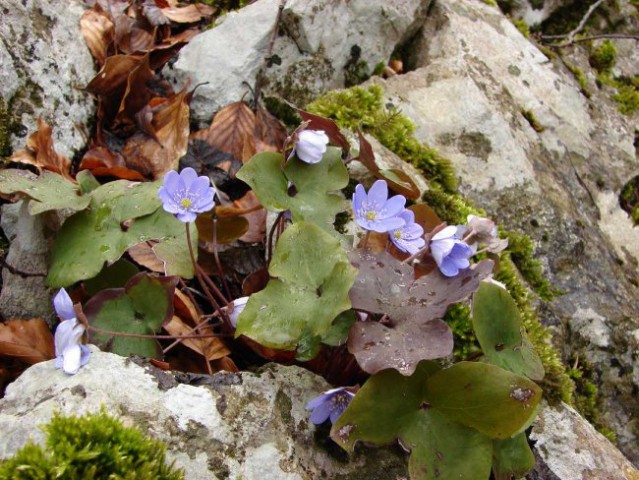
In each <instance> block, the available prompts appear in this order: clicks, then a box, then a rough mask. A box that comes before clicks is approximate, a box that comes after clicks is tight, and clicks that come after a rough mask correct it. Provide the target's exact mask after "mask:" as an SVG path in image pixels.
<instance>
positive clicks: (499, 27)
mask: <svg viewBox="0 0 639 480" xmlns="http://www.w3.org/2000/svg"><path fill="white" fill-rule="evenodd" d="M415 51H416V53H415V55H416V57H417V67H418V68H417V69H416V70H415V71H412V72H409V73H407V74H405V75H400V76H396V77H392V78H390V79H388V80H386V81H384V80H377V79H376V80H375V81H376V82H378V83H380V84H381V85H382V86H383V88H384V89H385V92H386V93H385V95H386V98H385V101H387V102H391V103H392V104H394V105H395V106H397V107H399V108H400V109H401V110H402V112H403V113H404V114H405V115H407V116H408V117H409V118H410V119H411V120H413V121H414V122H415V124H416V126H417V130H416V135H417V136H418V138H419V139H420V140H422V141H424V142H425V143H427V144H429V145H430V146H432V147H435V148H437V149H438V150H439V151H440V152H441V153H442V155H443V156H445V157H448V158H449V159H450V160H451V161H452V162H453V165H454V167H455V169H456V172H457V173H458V174H459V176H460V179H461V182H460V183H461V185H460V189H461V191H462V192H463V193H464V194H466V195H467V196H468V197H469V198H470V199H472V200H473V201H474V202H475V203H476V205H477V206H479V207H481V208H484V209H486V211H487V214H488V215H489V216H490V217H492V218H494V219H496V220H497V221H499V222H500V223H502V224H503V225H504V226H505V227H506V229H509V230H513V231H518V232H522V231H523V232H525V233H527V234H529V235H530V237H531V238H532V239H533V240H534V242H535V246H536V249H535V255H536V256H537V257H538V258H539V259H540V260H541V261H542V263H543V265H544V267H545V271H546V272H547V274H548V275H549V278H550V280H551V281H552V282H553V284H554V285H556V286H557V287H559V288H560V289H562V290H564V291H565V292H566V294H565V295H562V296H559V297H557V298H556V299H555V300H554V301H553V302H552V303H549V304H545V305H543V306H542V307H541V308H542V310H540V312H541V314H542V318H543V320H544V322H545V323H547V324H549V325H553V326H554V331H556V332H558V336H557V338H555V339H554V340H555V343H556V345H557V346H558V347H559V348H560V350H561V351H562V354H563V355H564V358H566V359H568V361H574V359H575V358H579V359H580V360H585V361H587V362H588V363H589V364H590V365H591V367H592V369H593V375H594V380H595V381H596V382H597V383H598V384H600V392H601V394H602V396H603V400H604V402H603V406H602V415H603V418H604V420H605V421H606V422H607V423H608V425H609V426H610V427H612V428H613V429H614V430H615V431H616V433H617V435H618V441H619V445H620V448H621V450H622V451H623V452H624V453H625V454H626V455H628V456H629V457H630V458H631V459H632V460H634V461H635V462H639V444H638V442H637V434H638V432H639V423H638V422H639V420H638V419H639V404H637V401H636V391H637V389H638V388H639V383H637V378H638V377H639V375H637V374H636V373H634V372H638V371H639V360H638V359H637V358H638V356H637V353H639V344H638V343H637V341H636V339H635V338H634V337H633V335H632V334H631V332H633V331H636V330H637V327H638V326H639V323H638V321H639V304H638V302H637V298H639V288H638V287H637V285H639V269H638V268H637V266H638V265H639V234H638V233H637V229H636V228H634V229H633V227H632V225H631V222H630V220H629V219H628V218H627V214H626V213H625V212H623V211H622V210H621V209H620V207H619V203H618V201H617V198H618V195H619V192H620V189H621V188H622V186H623V185H624V184H625V182H626V181H628V180H629V179H630V178H632V177H633V176H634V175H636V174H637V171H638V170H639V162H638V161H637V157H636V151H635V146H634V145H633V141H634V139H635V127H636V125H637V116H636V115H635V116H634V117H628V116H623V115H621V114H620V113H619V112H618V110H617V106H616V104H615V103H614V102H613V101H611V99H610V96H609V93H608V92H604V91H598V90H597V88H596V85H594V83H593V88H594V90H593V96H592V98H591V99H588V98H586V97H585V96H583V95H582V94H581V93H580V89H579V85H578V83H577V81H576V80H575V78H574V76H573V75H572V74H571V73H570V72H569V71H567V70H566V69H565V68H563V66H562V65H561V63H558V64H554V63H553V62H551V61H550V60H549V59H548V58H546V57H545V56H544V55H543V54H542V53H541V52H540V51H539V50H538V49H537V48H536V47H535V46H534V45H533V44H531V43H530V42H529V41H528V40H527V39H525V38H524V37H523V36H522V35H521V34H520V33H519V31H518V30H517V29H516V28H515V27H514V26H513V25H512V24H511V22H510V21H509V20H508V19H507V18H506V17H505V16H504V15H503V14H501V13H500V11H499V10H498V9H496V8H494V7H490V6H488V5H486V4H484V3H483V2H480V1H472V2H471V1H463V0H438V1H437V2H436V3H435V4H434V6H433V8H432V9H431V12H430V16H429V19H428V20H427V22H426V24H425V26H424V30H423V36H422V37H421V40H418V41H417V43H416V44H415ZM586 66H587V60H586ZM637 67H638V66H637V65H635V68H637ZM531 115H532V116H534V118H535V119H536V122H537V123H538V124H539V126H541V127H542V129H539V128H538V130H541V131H537V130H536V129H535V128H533V125H532V123H533V122H530V121H529V120H530V117H531ZM526 116H528V117H529V119H528V120H527V119H526ZM584 312H587V315H584ZM582 327H585V328H582ZM600 334H601V335H603V336H602V337H599V335H600ZM606 334H609V335H608V336H606ZM633 392H635V393H633Z"/></svg>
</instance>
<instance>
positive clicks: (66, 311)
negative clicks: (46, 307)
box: [53, 288, 91, 375]
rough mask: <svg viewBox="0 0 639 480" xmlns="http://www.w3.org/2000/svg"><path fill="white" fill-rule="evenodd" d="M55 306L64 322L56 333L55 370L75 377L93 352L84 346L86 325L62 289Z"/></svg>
mask: <svg viewBox="0 0 639 480" xmlns="http://www.w3.org/2000/svg"><path fill="white" fill-rule="evenodd" d="M53 306H54V308H55V311H56V313H57V314H58V316H59V317H60V318H62V320H63V321H62V322H61V323H60V325H58V328H57V329H56V331H55V336H54V344H55V356H56V359H55V368H62V369H63V370H64V372H65V373H68V374H69V375H74V374H76V373H78V370H80V367H81V366H82V365H85V364H86V363H87V362H88V361H89V356H90V355H91V351H90V350H89V349H88V347H87V346H86V345H82V344H81V342H82V335H84V325H82V324H81V323H78V320H77V319H76V318H75V310H74V309H73V301H72V300H71V297H69V294H68V293H67V291H66V290H65V289H64V288H62V289H60V291H59V292H58V293H57V294H56V296H55V298H54V299H53Z"/></svg>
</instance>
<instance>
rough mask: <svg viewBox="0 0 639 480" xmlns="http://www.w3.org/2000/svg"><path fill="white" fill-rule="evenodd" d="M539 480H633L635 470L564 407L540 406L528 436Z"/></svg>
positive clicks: (586, 424)
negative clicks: (542, 473) (533, 452)
mask: <svg viewBox="0 0 639 480" xmlns="http://www.w3.org/2000/svg"><path fill="white" fill-rule="evenodd" d="M530 440H531V441H532V443H533V444H534V450H535V454H536V457H537V458H538V464H537V466H536V467H535V472H541V471H544V472H545V473H544V476H538V477H535V475H534V473H533V475H532V476H533V478H539V479H543V480H555V479H557V480H636V479H637V478H639V471H637V470H636V469H635V468H634V466H633V465H632V464H631V463H630V462H629V461H628V459H626V457H624V456H623V455H622V454H621V453H620V452H619V450H617V448H616V447H615V446H614V445H613V444H612V443H610V442H609V441H608V439H607V438H606V437H604V436H603V435H602V434H600V433H599V432H597V431H596V430H595V429H594V428H593V427H592V425H590V424H589V423H588V422H587V421H586V420H584V418H583V417H581V416H580V415H579V414H578V413H577V412H575V411H574V410H573V409H572V408H570V407H569V406H568V405H566V404H560V405H557V406H555V407H550V406H548V405H544V406H543V407H542V408H541V409H540V412H539V415H538V416H537V420H536V421H535V425H534V427H533V429H532V432H531V433H530Z"/></svg>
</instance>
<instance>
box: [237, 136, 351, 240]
mask: <svg viewBox="0 0 639 480" xmlns="http://www.w3.org/2000/svg"><path fill="white" fill-rule="evenodd" d="M283 163H284V157H283V156H282V155H281V154H279V153H272V152H265V153H260V154H258V155H255V156H254V157H253V158H252V159H251V160H250V161H249V162H248V163H247V164H246V165H244V166H243V167H242V168H241V169H240V170H239V171H238V172H237V178H239V179H240V180H243V181H244V182H246V183H248V184H249V185H250V186H251V188H252V189H253V190H254V191H255V194H256V195H257V196H258V198H259V199H260V202H262V205H264V206H265V207H266V208H267V209H269V210H274V211H284V210H290V211H291V215H292V218H293V222H300V221H306V222H312V223H314V224H316V225H319V226H320V227H321V228H322V229H324V230H326V231H328V232H331V233H333V232H334V228H333V222H334V221H335V215H336V214H337V213H339V212H341V211H343V210H345V209H346V208H347V205H348V204H347V202H346V201H345V200H344V199H343V198H342V197H341V196H340V195H339V194H336V193H330V192H336V191H338V190H341V189H342V188H344V187H345V186H346V185H348V178H349V177H348V171H347V170H346V167H345V166H344V162H343V161H342V158H341V150H340V149H338V148H335V147H329V148H328V149H327V151H326V153H325V154H324V157H323V158H322V161H320V162H319V163H316V164H313V165H310V164H307V163H305V162H302V161H300V160H299V159H297V158H293V159H291V161H289V162H288V164H287V165H286V167H285V168H284V170H282V168H281V165H282V164H283ZM289 181H290V182H292V184H293V186H294V189H295V192H291V193H289Z"/></svg>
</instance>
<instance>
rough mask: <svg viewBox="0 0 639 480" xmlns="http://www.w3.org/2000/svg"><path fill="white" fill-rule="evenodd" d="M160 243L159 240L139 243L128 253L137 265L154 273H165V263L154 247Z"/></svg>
mask: <svg viewBox="0 0 639 480" xmlns="http://www.w3.org/2000/svg"><path fill="white" fill-rule="evenodd" d="M158 243H159V242H158V241H157V240H149V241H148V242H142V243H138V244H137V245H134V246H132V247H130V248H129V249H128V250H127V253H128V254H129V255H130V256H131V258H132V259H133V261H134V262H135V263H137V264H139V265H141V266H143V267H146V268H148V269H149V270H151V271H152V272H157V273H164V261H163V260H162V259H161V258H159V257H158V256H157V255H156V253H155V252H154V251H153V247H154V246H155V245H157V244H158Z"/></svg>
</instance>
